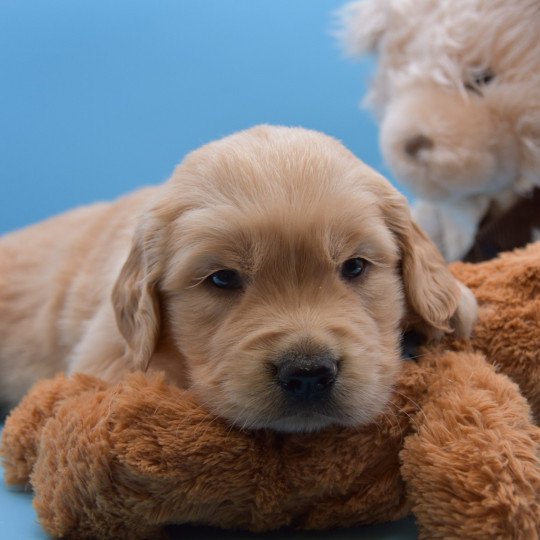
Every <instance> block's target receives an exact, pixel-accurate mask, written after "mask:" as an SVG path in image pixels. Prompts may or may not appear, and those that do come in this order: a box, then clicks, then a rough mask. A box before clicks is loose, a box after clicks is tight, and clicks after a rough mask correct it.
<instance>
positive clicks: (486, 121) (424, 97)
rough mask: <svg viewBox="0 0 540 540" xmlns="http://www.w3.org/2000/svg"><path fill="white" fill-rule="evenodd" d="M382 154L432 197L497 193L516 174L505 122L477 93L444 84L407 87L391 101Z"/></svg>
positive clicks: (415, 188) (408, 183) (402, 178)
mask: <svg viewBox="0 0 540 540" xmlns="http://www.w3.org/2000/svg"><path fill="white" fill-rule="evenodd" d="M381 147H382V151H383V155H384V157H385V159H386V160H387V162H388V163H389V164H390V167H391V168H392V169H393V171H394V173H395V175H396V177H397V178H398V179H399V181H400V182H401V183H402V184H403V185H404V186H405V187H407V188H408V189H410V190H411V191H412V192H413V193H414V194H415V195H417V196H419V197H421V198H424V199H429V200H433V201H442V200H444V201H448V200H449V199H450V200H451V199H454V200H456V199H460V198H462V197H465V196H470V195H475V194H481V193H482V194H485V193H496V192H498V191H501V190H502V189H504V188H505V187H507V186H509V185H510V184H511V183H512V182H513V181H515V178H516V176H517V174H518V165H519V164H518V154H517V149H516V144H515V141H514V140H513V137H512V135H511V133H510V130H509V128H508V126H507V125H506V124H505V123H504V122H503V121H502V120H501V119H500V118H499V116H498V114H497V113H496V112H495V111H494V110H493V109H492V108H491V107H489V105H488V104H487V103H485V101H484V100H483V99H482V97H481V96H476V95H462V94H460V93H459V92H458V91H457V90H452V89H446V88H444V87H437V86H435V85H433V86H425V87H418V86H414V87H409V88H408V89H404V90H403V92H402V93H401V95H398V96H396V97H395V98H394V99H393V100H391V101H390V103H389V104H388V106H387V108H386V110H385V111H384V116H383V120H382V126H381Z"/></svg>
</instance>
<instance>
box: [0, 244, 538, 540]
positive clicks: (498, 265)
mask: <svg viewBox="0 0 540 540" xmlns="http://www.w3.org/2000/svg"><path fill="white" fill-rule="evenodd" d="M453 271H454V273H455V274H456V275H457V276H458V277H459V278H460V279H462V280H463V281H464V282H465V283H466V284H468V285H469V286H470V287H472V288H473V290H475V291H476V294H477V295H478V299H479V302H480V318H479V321H478V323H477V326H476V331H475V336H474V337H473V339H472V341H470V342H464V341H451V340H449V341H448V343H447V345H448V348H450V349H454V350H453V351H452V350H444V348H443V347H442V346H441V345H439V346H437V347H436V348H431V349H425V350H424V351H423V354H422V356H421V357H420V358H419V360H418V362H417V363H415V362H406V363H405V365H404V367H403V370H402V376H401V379H400V381H399V384H398V385H397V387H396V390H395V392H394V395H393V398H392V400H391V403H390V405H389V406H388V407H387V408H386V410H385V412H384V413H383V414H382V415H380V416H379V417H378V418H377V420H376V422H374V423H372V424H370V425H367V426H364V427H362V428H360V429H352V428H338V427H334V428H331V429H328V430H325V431H322V432H320V433H315V434H279V433H276V432H273V431H268V430H258V431H253V432H249V431H241V430H237V429H234V428H233V429H231V428H230V427H229V426H228V425H227V424H226V422H225V421H223V420H221V419H219V418H215V416H214V415H211V414H208V412H207V411H206V410H205V409H204V408H202V407H201V406H200V405H199V404H198V402H197V400H196V398H195V397H194V396H193V394H192V393H191V392H189V391H185V390H180V389H178V388H176V387H174V386H172V385H169V384H166V383H165V381H164V380H163V378H161V377H159V376H153V377H150V378H145V377H144V376H143V375H141V374H135V375H130V376H128V377H127V378H126V379H125V380H124V381H123V382H121V383H120V384H118V385H115V386H110V385H108V384H105V383H103V382H102V381H100V380H98V379H96V378H93V377H90V376H83V375H77V376H75V377H73V378H71V379H67V378H66V377H64V376H59V377H57V378H56V379H53V380H50V381H44V382H41V383H39V384H38V385H37V386H35V387H34V389H33V390H32V391H31V392H30V394H29V395H28V396H27V397H26V398H25V399H24V401H23V402H22V403H21V404H20V406H19V407H18V408H17V409H15V410H14V411H13V412H12V414H11V416H10V418H9V419H8V421H7V423H6V427H5V431H4V437H3V446H2V453H3V456H4V464H5V472H6V480H7V482H8V483H9V484H25V483H26V482H28V481H30V483H31V485H32V487H33V488H34V490H35V493H36V497H35V507H36V509H37V512H38V515H39V518H40V521H41V523H42V525H43V526H44V528H45V529H46V530H47V532H49V533H50V534H52V535H56V536H64V535H67V536H69V537H71V538H95V537H99V538H111V539H112V538H114V539H121V538H129V539H136V538H149V537H152V538H156V537H157V536H158V535H159V534H160V533H161V532H162V530H163V526H164V525H165V524H167V523H183V522H192V523H206V524H210V525H218V526H222V527H240V528H246V529H251V530H256V531H262V530H268V529H275V528H278V527H281V526H293V527H299V528H305V529H320V528H327V527H336V526H348V525H353V524H358V523H367V522H377V521H385V520H392V519H397V518H400V517H402V516H404V515H406V514H407V513H409V512H410V511H411V510H412V511H413V512H414V514H415V515H416V517H417V520H418V524H419V528H420V533H421V536H422V537H423V538H426V539H427V538H429V539H432V538H478V539H485V538H505V539H523V540H530V539H537V538H539V537H540V524H539V520H538V516H539V515H540V429H539V428H538V427H536V426H535V424H534V422H533V420H532V414H531V409H530V407H529V405H528V403H527V401H526V399H525V397H524V395H525V396H527V398H528V399H529V401H530V404H531V405H532V408H533V411H534V413H535V414H536V415H537V418H538V417H540V401H539V396H540V392H539V390H540V388H539V384H540V331H539V330H540V315H539V314H540V243H538V244H534V245H531V246H530V247H529V248H527V249H525V250H520V251H517V252H515V253H511V254H505V255H503V256H502V257H501V258H499V259H497V260H494V261H490V262H487V263H482V264H478V265H472V264H463V263H460V264H457V265H455V266H454V267H453ZM473 350H478V351H482V353H484V355H485V357H484V356H483V355H482V354H481V353H479V352H472V351H473ZM486 358H487V360H488V361H487V362H486ZM497 371H501V372H504V373H506V374H508V375H510V377H512V378H513V379H514V381H516V382H517V383H518V384H519V385H520V386H521V392H520V389H519V388H518V386H517V385H516V384H515V383H513V382H511V381H510V379H509V378H508V377H507V376H505V375H504V374H502V373H497Z"/></svg>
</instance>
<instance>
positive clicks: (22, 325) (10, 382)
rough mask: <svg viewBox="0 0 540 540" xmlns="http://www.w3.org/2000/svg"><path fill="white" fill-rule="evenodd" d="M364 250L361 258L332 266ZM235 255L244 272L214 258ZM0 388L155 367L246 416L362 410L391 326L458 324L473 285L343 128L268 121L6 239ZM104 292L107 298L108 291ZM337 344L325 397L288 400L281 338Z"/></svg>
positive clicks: (373, 398) (293, 343)
mask: <svg viewBox="0 0 540 540" xmlns="http://www.w3.org/2000/svg"><path fill="white" fill-rule="evenodd" d="M357 257H361V258H362V259H365V260H366V261H367V263H366V270H365V272H364V273H363V274H362V275H361V276H360V277H358V278H356V279H355V280H349V281H346V280H344V279H343V278H342V277H341V275H340V268H341V266H342V265H343V263H344V262H345V261H347V260H350V259H351V258H357ZM222 269H234V270H235V271H237V272H238V274H239V275H240V277H241V279H242V282H243V287H242V289H238V290H222V289H219V288H217V287H215V286H213V285H212V283H211V281H210V278H211V276H212V274H213V273H215V272H217V271H219V270H222ZM0 276H1V277H0V280H1V281H0V396H2V397H3V398H7V399H8V400H9V401H10V402H12V403H13V402H15V401H17V400H18V399H19V398H20V397H21V396H22V395H23V394H24V393H25V392H26V390H27V389H28V388H29V386H30V385H31V384H32V383H33V382H34V381H35V380H37V379H38V378H41V377H48V376H51V375H53V374H54V373H56V372H58V371H64V370H67V371H68V372H75V371H82V372H85V373H89V374H94V375H97V376H99V377H102V378H104V379H106V380H108V381H110V382H114V381H117V380H119V379H120V378H121V377H122V376H123V375H124V374H125V373H126V372H128V371H131V370H134V369H143V370H145V369H147V368H150V369H152V370H164V371H165V372H166V376H167V378H168V380H170V381H172V382H174V383H175V384H177V385H178V386H180V387H184V388H186V387H191V388H193V390H194V391H195V392H196V393H197V394H198V395H199V397H200V398H201V399H202V400H203V401H204V403H206V405H207V406H209V407H210V408H211V409H212V410H214V411H216V412H218V414H220V415H222V416H224V417H226V418H228V419H229V420H230V421H232V422H235V423H237V424H239V425H244V426H265V427H271V428H275V429H278V430H312V429H318V428H321V427H324V426H325V425H328V424H331V423H339V424H343V425H350V424H354V425H356V424H359V423H364V422H367V421H370V420H371V419H372V418H373V417H374V416H375V415H377V414H378V413H379V412H380V411H381V409H382V408H383V407H384V405H385V403H386V402H387V399H388V397H389V395H390V392H391V388H392V385H393V383H394V382H395V380H396V378H397V376H398V370H399V366H400V361H399V357H400V345H399V343H400V335H401V332H402V331H403V330H404V329H406V328H407V327H416V328H418V329H420V330H421V331H423V332H424V333H425V334H426V335H428V337H440V336H441V335H442V334H443V333H444V332H452V331H457V332H458V333H461V334H467V333H468V332H469V331H470V328H471V326H472V323H473V321H474V318H475V312H476V311H475V302H474V299H473V297H472V295H471V294H470V292H469V291H468V290H467V289H465V288H464V287H463V286H460V285H459V284H458V282H457V281H456V280H455V279H454V278H453V277H452V276H451V274H450V273H449V271H448V270H447V269H446V267H445V265H444V262H443V260H442V258H441V256H440V255H439V253H438V252H437V250H436V249H435V247H434V246H433V244H432V243H431V242H430V241H429V240H428V239H427V237H426V236H425V235H424V234H423V232H422V231H421V230H420V229H418V227H417V226H416V225H415V224H414V223H413V222H412V221H411V218H410V215H409V210H408V207H407V204H406V201H405V198H404V197H403V196H401V195H400V194H399V193H398V192H397V191H396V190H395V189H394V188H393V187H392V186H391V185H390V184H389V183H388V182H387V181H386V180H385V179H383V178H382V177H381V176H379V175H378V174H376V173H375V172H374V171H373V170H371V169H370V168H368V167H367V166H366V165H364V164H363V163H362V162H360V161H359V160H358V159H357V158H355V157H354V156H353V155H352V154H351V153H350V152H348V151H347V150H346V149H345V148H344V147H343V146H342V145H341V144H339V143H338V142H337V141H335V140H334V139H331V138H330V137H327V136H324V135H322V134H320V133H316V132H311V131H307V130H303V129H295V128H280V127H268V126H262V127H257V128H254V129H251V130H249V131H246V132H242V133H239V134H236V135H233V136H231V137H227V138H225V139H223V140H220V141H217V142H214V143H211V144H209V145H207V146H205V147H203V148H202V149H200V150H198V151H196V152H194V153H192V154H191V155H189V156H188V157H187V158H186V159H185V160H184V162H183V163H182V164H181V165H180V166H179V167H178V168H177V169H176V171H175V172H174V174H173V175H172V178H171V179H170V180H169V181H168V182H167V183H165V184H164V185H162V186H159V187H154V188H148V189H146V190H142V191H140V192H137V193H135V194H133V195H130V196H127V197H125V198H123V199H120V200H119V201H117V202H114V203H111V204H99V205H95V206H90V207H88V208H82V209H78V210H74V211H72V212H70V213H67V214H65V215H63V216H60V217H56V218H53V219H51V220H49V221H47V222H45V223H42V224H39V225H36V226H33V227H29V228H27V229H25V230H22V231H19V232H15V233H13V234H11V235H8V236H6V237H4V238H2V239H1V240H0ZM111 298H112V301H111ZM323 353H324V354H328V355H331V356H332V358H335V359H337V363H338V364H339V374H338V376H337V379H336V381H335V385H334V387H333V389H332V397H331V399H330V400H329V401H328V402H327V403H326V402H325V404H324V405H319V406H317V407H314V406H312V405H311V404H310V406H306V407H304V406H300V405H298V404H294V405H291V404H290V403H289V402H288V401H287V400H286V399H285V398H284V396H283V391H282V389H281V388H280V387H279V385H278V384H276V381H275V376H274V372H275V370H276V369H278V368H279V365H280V362H282V361H283V358H284V357H286V356H287V354H301V355H304V356H306V357H307V358H310V357H312V356H316V355H320V354H323Z"/></svg>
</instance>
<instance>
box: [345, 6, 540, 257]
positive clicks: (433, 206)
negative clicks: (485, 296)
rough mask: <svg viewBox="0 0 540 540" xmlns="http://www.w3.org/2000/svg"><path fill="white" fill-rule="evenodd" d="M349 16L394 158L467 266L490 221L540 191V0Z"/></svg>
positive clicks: (353, 10) (370, 10) (359, 10)
mask: <svg viewBox="0 0 540 540" xmlns="http://www.w3.org/2000/svg"><path fill="white" fill-rule="evenodd" d="M341 16H342V27H343V28H342V33H341V37H342V39H343V41H344V44H345V46H346V48H347V50H348V52H349V53H350V54H352V55H353V56H360V55H363V54H366V53H375V54H376V55H377V58H378V69H377V72H376V74H375V78H374V81H373V84H372V87H371V89H370V91H369V94H368V96H367V98H366V102H367V103H368V104H369V105H370V106H371V107H372V108H373V109H374V110H375V112H376V114H377V115H378V117H379V119H380V122H381V135H380V138H381V141H380V142H381V147H382V152H383V156H384V158H385V159H386V161H387V162H388V164H389V165H390V167H391V168H392V170H393V172H394V174H395V176H396V179H397V181H398V182H400V183H402V184H403V186H405V187H407V188H409V189H410V190H411V191H412V192H413V194H414V195H416V197H417V202H416V205H415V208H414V213H415V217H416V219H417V221H418V222H419V223H420V224H421V225H422V226H423V228H424V229H425V230H426V231H427V232H428V233H429V234H430V235H431V237H432V238H433V240H434V241H435V242H436V243H437V244H438V246H439V248H440V249H441V251H442V252H443V253H444V255H445V256H446V258H447V259H448V260H454V259H459V258H462V257H463V256H464V255H465V254H466V253H467V251H468V250H469V248H470V247H471V246H472V244H473V241H474V237H475V234H476V231H477V229H478V226H479V224H480V222H481V220H482V218H483V217H484V216H486V214H487V213H488V211H489V214H490V216H491V218H493V216H494V214H495V215H496V214H497V213H498V212H503V211H505V210H506V209H507V208H508V207H509V206H511V205H512V204H513V203H514V202H515V200H516V199H517V197H518V194H521V195H523V194H526V193H527V192H528V191H529V190H530V189H531V188H532V187H533V186H535V185H536V186H539V185H540V1H539V0H438V1H435V0H360V1H356V2H353V3H350V4H348V5H346V6H345V7H344V8H343V10H342V11H341Z"/></svg>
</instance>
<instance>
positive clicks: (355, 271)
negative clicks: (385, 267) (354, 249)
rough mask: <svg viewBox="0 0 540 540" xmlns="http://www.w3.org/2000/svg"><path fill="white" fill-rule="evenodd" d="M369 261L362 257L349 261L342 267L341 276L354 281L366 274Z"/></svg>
mask: <svg viewBox="0 0 540 540" xmlns="http://www.w3.org/2000/svg"><path fill="white" fill-rule="evenodd" d="M366 266H367V261H366V260H365V259H362V258H360V257H355V258H354V259H348V260H346V261H345V262H344V263H343V264H342V265H341V276H342V277H343V278H345V279H354V278H357V277H358V276H360V275H361V274H363V273H364V270H365V269H366Z"/></svg>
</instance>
